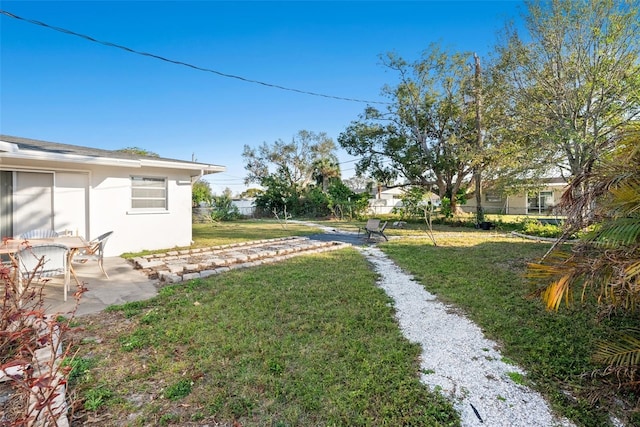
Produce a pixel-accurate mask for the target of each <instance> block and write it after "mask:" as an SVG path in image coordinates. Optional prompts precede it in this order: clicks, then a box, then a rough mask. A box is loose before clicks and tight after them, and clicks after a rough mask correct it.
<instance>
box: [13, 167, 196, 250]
mask: <svg viewBox="0 0 640 427" xmlns="http://www.w3.org/2000/svg"><path fill="white" fill-rule="evenodd" d="M2 169H3V170H20V171H34V172H38V171H43V170H46V171H48V172H52V173H53V175H54V180H53V185H54V188H53V215H54V219H53V227H54V229H55V230H56V231H59V232H62V231H65V230H66V231H71V232H72V233H73V234H75V233H76V232H77V233H78V234H79V235H81V236H83V237H86V238H87V239H93V238H95V237H97V236H99V235H100V234H103V233H105V232H107V231H113V232H114V233H113V235H112V236H111V237H110V239H109V241H108V242H107V245H106V247H105V255H106V256H117V255H121V254H122V253H124V252H138V251H142V250H145V249H149V250H153V249H167V248H173V247H177V246H189V245H190V244H191V238H192V234H191V177H190V176H189V173H188V171H180V170H170V169H159V168H128V167H122V168H118V167H113V166H96V165H87V167H85V168H79V167H78V165H77V164H73V165H71V164H69V165H67V164H62V163H61V164H59V165H56V166H53V165H52V164H51V163H49V162H46V163H45V162H43V163H41V164H38V162H33V161H31V162H29V163H28V164H27V162H21V161H15V162H13V163H12V164H10V163H9V162H7V161H5V162H3V164H2ZM131 176H148V177H161V178H167V201H168V209H167V210H166V211H161V212H158V211H155V212H152V211H140V210H138V211H136V210H133V209H131ZM16 202H19V203H22V202H20V200H17V201H16ZM49 203H50V202H47V204H49ZM29 206H30V208H31V209H36V210H38V209H39V210H42V211H45V210H46V209H49V210H50V209H51V208H50V207H48V206H40V207H39V206H38V203H37V202H34V201H33V200H32V201H30V202H29ZM27 225H28V224H14V229H16V230H19V231H25V230H22V228H24V226H27ZM18 234H19V233H18Z"/></svg>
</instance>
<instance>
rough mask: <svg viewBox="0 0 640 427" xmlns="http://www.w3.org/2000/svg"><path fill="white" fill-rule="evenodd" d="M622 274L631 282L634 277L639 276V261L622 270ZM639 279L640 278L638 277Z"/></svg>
mask: <svg viewBox="0 0 640 427" xmlns="http://www.w3.org/2000/svg"><path fill="white" fill-rule="evenodd" d="M624 274H625V275H626V276H627V277H628V279H629V280H633V278H634V277H635V276H640V261H637V262H634V263H633V264H631V265H629V266H627V268H625V269H624ZM638 279H640V277H638Z"/></svg>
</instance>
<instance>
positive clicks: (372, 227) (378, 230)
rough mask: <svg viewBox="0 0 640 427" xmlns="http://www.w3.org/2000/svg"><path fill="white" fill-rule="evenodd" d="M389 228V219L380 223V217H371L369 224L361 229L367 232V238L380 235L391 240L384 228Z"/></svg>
mask: <svg viewBox="0 0 640 427" xmlns="http://www.w3.org/2000/svg"><path fill="white" fill-rule="evenodd" d="M385 228H387V221H385V222H384V223H382V225H380V220H379V219H370V220H368V221H367V224H366V225H365V226H364V228H361V230H364V232H365V233H367V239H371V236H373V235H378V236H382V237H384V240H386V241H389V239H387V236H385V234H384V229H385Z"/></svg>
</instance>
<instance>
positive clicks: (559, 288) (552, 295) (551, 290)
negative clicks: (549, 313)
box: [542, 275, 572, 311]
mask: <svg viewBox="0 0 640 427" xmlns="http://www.w3.org/2000/svg"><path fill="white" fill-rule="evenodd" d="M571 278H572V277H571V275H565V276H562V277H561V278H560V279H558V280H556V281H555V282H553V283H551V284H550V285H549V286H547V288H546V289H545V290H544V292H543V293H542V300H543V301H544V303H545V305H546V306H547V309H548V310H556V311H557V310H558V308H559V307H560V303H561V302H562V300H563V299H564V300H565V302H566V303H567V304H569V302H570V299H571Z"/></svg>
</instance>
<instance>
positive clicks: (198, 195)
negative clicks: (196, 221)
mask: <svg viewBox="0 0 640 427" xmlns="http://www.w3.org/2000/svg"><path fill="white" fill-rule="evenodd" d="M212 200H213V193H212V191H211V184H209V182H208V181H205V180H203V179H199V180H197V181H196V182H194V183H193V185H192V186H191V201H192V204H193V206H199V205H200V203H205V204H207V205H211V202H212Z"/></svg>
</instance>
